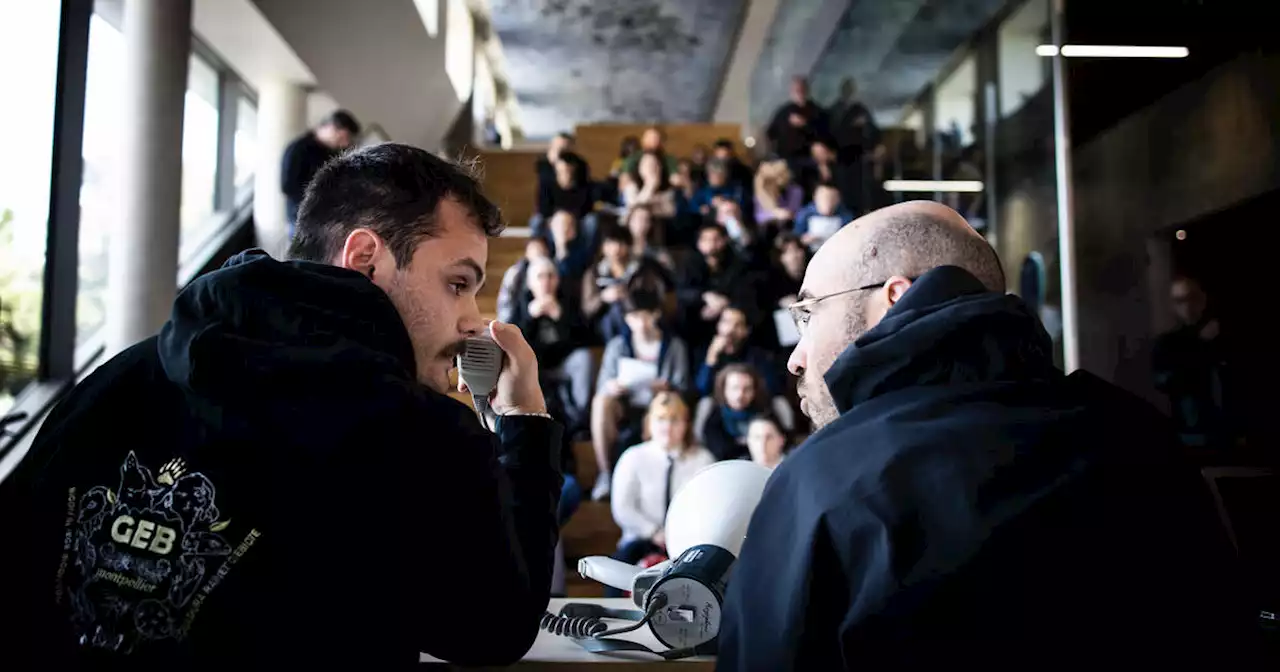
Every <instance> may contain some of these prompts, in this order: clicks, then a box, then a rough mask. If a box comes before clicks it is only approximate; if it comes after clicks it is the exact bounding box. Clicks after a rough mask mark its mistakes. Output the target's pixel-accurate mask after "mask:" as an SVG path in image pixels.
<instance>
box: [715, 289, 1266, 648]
mask: <svg viewBox="0 0 1280 672" xmlns="http://www.w3.org/2000/svg"><path fill="white" fill-rule="evenodd" d="M825 380H826V383H827V386H828V388H829V389H830V390H831V394H832V397H833V399H834V400H835V404H836V407H837V408H838V410H839V411H840V417H839V418H838V419H836V420H835V421H834V422H832V423H831V424H829V425H828V426H826V427H824V428H822V429H821V430H819V431H818V432H817V433H815V434H814V435H813V436H811V437H810V438H809V440H808V441H806V442H805V443H804V445H802V446H800V448H799V449H798V450H796V451H793V452H792V454H791V455H790V456H789V457H788V458H787V460H786V461H785V462H783V463H782V465H781V466H780V467H778V469H777V471H776V472H775V473H774V475H773V477H772V478H771V480H770V481H769V484H768V486H767V487H766V489H765V493H764V498H763V500H762V501H761V502H760V505H759V508H757V509H756V511H755V515H754V517H753V519H752V521H751V525H750V527H749V529H748V531H747V537H746V544H745V546H744V547H743V548H742V553H741V558H740V560H739V562H738V564H737V566H736V567H735V568H734V574H733V577H732V579H731V580H730V582H729V589H728V596H727V606H726V615H725V623H724V627H723V630H721V637H722V639H721V648H720V657H719V667H720V669H725V670H770V671H771V672H776V671H778V670H839V669H854V668H861V669H876V670H884V669H938V668H941V667H943V666H945V667H948V668H955V667H957V666H960V667H969V668H974V669H1030V668H1036V667H1042V666H1043V664H1044V663H1048V662H1051V663H1052V664H1053V667H1054V669H1083V668H1082V667H1080V666H1079V665H1077V666H1075V667H1063V666H1061V663H1062V662H1063V661H1067V660H1070V661H1072V662H1073V663H1077V664H1079V663H1082V662H1086V661H1087V662H1090V663H1093V664H1095V665H1096V664H1099V663H1102V662H1104V661H1105V662H1119V661H1141V662H1142V663H1143V666H1144V667H1150V668H1151V669H1155V668H1156V667H1160V666H1162V664H1163V665H1170V669H1173V667H1177V668H1178V669H1187V665H1188V664H1189V663H1190V662H1191V660H1192V659H1193V658H1196V657H1198V656H1205V657H1212V658H1214V659H1215V664H1214V665H1212V666H1210V667H1212V669H1235V668H1231V667H1230V666H1226V667H1224V666H1222V665H1221V662H1222V661H1225V660H1226V659H1227V658H1228V657H1229V656H1230V655H1231V653H1232V650H1231V649H1230V648H1229V647H1227V646H1224V644H1225V642H1226V640H1227V639H1229V638H1230V637H1231V634H1232V633H1233V632H1240V631H1239V630H1234V629H1233V628H1234V625H1235V624H1237V623H1239V624H1241V626H1242V627H1247V626H1245V625H1244V624H1245V623H1247V611H1246V610H1243V609H1242V610H1235V609H1233V608H1231V607H1232V606H1233V605H1230V604H1228V603H1227V602H1228V599H1227V598H1228V597H1229V596H1230V595H1232V593H1231V592H1230V591H1229V590H1225V589H1223V587H1224V586H1225V585H1227V584H1228V583H1229V581H1228V577H1229V575H1230V574H1231V571H1232V570H1231V568H1230V565H1229V563H1228V561H1227V560H1226V558H1227V557H1228V554H1229V550H1228V546H1226V542H1225V538H1224V534H1223V533H1222V530H1221V528H1220V526H1219V525H1218V523H1217V521H1216V518H1215V516H1214V514H1213V511H1212V508H1211V504H1210V503H1209V501H1208V500H1207V489H1206V488H1205V487H1204V484H1203V482H1202V481H1201V480H1200V478H1199V476H1198V474H1196V473H1195V472H1194V470H1192V469H1189V468H1187V467H1185V466H1184V465H1183V464H1182V463H1181V462H1180V461H1179V460H1178V458H1177V455H1178V450H1177V448H1176V447H1175V444H1174V442H1173V437H1172V436H1171V434H1170V433H1169V430H1168V429H1167V428H1166V427H1165V426H1164V423H1163V421H1162V419H1161V418H1160V417H1159V416H1157V415H1155V414H1154V412H1153V411H1152V410H1150V409H1149V408H1147V407H1146V406H1145V405H1143V404H1142V403H1140V402H1138V401H1136V400H1135V399H1133V398H1132V397H1130V396H1129V395H1127V394H1126V393H1124V392H1122V391H1120V390H1118V389H1117V388H1114V387H1112V386H1110V385H1108V384H1106V383H1104V382H1102V381H1101V380H1099V379H1097V378H1095V377H1093V376H1091V375H1089V374H1087V373H1082V372H1078V373H1074V374H1072V375H1070V376H1064V375H1063V374H1062V372H1061V371H1059V370H1058V369H1056V368H1055V367H1054V365H1053V357H1052V344H1051V342H1050V340H1049V337H1048V335H1047V334H1046V333H1045V331H1044V329H1043V328H1042V327H1041V326H1040V323H1039V321H1038V320H1037V319H1036V317H1035V315H1034V314H1032V313H1031V312H1029V311H1028V310H1027V308H1026V306H1025V305H1024V304H1023V303H1022V301H1021V300H1020V299H1018V298H1016V297H1014V296H1005V295H1001V294H996V293H989V292H986V291H984V289H983V288H982V285H981V284H980V283H978V281H977V280H976V279H975V278H973V276H971V275H969V274H968V273H967V272H965V271H963V270H960V269H958V268H954V267H943V268H938V269H935V270H933V271H931V272H929V273H926V274H925V275H924V276H922V277H921V278H920V279H919V281H917V282H916V283H915V284H914V285H913V286H912V288H911V289H910V290H908V292H907V293H906V294H905V295H904V297H903V299H902V300H901V301H900V302H898V303H897V304H896V305H895V306H894V307H893V308H892V309H890V310H889V312H888V313H887V314H886V315H885V318H884V320H883V321H882V322H881V323H880V324H878V325H877V326H875V327H874V328H872V329H871V330H869V331H868V332H867V333H865V334H864V335H863V336H861V337H860V338H859V339H858V340H857V341H856V342H855V343H854V344H853V345H852V346H850V347H849V348H848V349H847V350H845V351H844V353H843V354H842V355H841V356H840V357H839V358H838V359H837V360H836V362H835V363H834V364H833V365H832V367H831V369H830V371H829V372H828V373H827V375H826V377H825ZM1254 616H1255V617H1256V611H1255V614H1254ZM1219 657H1220V658H1219ZM1201 662H1203V661H1201ZM1174 663H1178V664H1176V665H1175V664H1174Z"/></svg>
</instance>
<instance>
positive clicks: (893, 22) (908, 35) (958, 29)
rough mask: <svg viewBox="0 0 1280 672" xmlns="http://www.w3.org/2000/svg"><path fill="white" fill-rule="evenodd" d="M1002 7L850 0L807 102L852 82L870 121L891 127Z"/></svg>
mask: <svg viewBox="0 0 1280 672" xmlns="http://www.w3.org/2000/svg"><path fill="white" fill-rule="evenodd" d="M1007 2H1008V0H853V1H852V2H851V3H850V6H849V8H848V11H846V12H845V14H844V16H843V17H841V19H840V22H839V25H838V27H837V29H836V31H835V34H834V35H832V36H831V40H830V42H829V43H828V44H827V50H826V52H825V53H824V54H823V55H822V58H820V59H819V60H818V63H817V65H816V66H815V67H814V69H813V71H812V73H811V88H812V92H813V96H814V98H815V99H816V100H818V101H820V102H823V103H827V102H830V101H832V100H834V99H835V97H836V94H837V92H838V91H839V88H840V82H841V81H842V80H843V79H845V78H846V77H853V78H854V79H855V80H856V81H857V84H858V97H859V98H860V99H861V100H862V102H863V103H864V104H865V105H867V106H868V107H870V108H871V110H872V111H873V112H874V113H875V115H876V117H877V119H878V120H879V121H880V122H881V123H886V124H891V123H896V122H897V121H898V120H899V117H900V116H901V114H902V111H903V108H904V107H905V106H906V105H908V104H909V103H911V102H912V101H913V100H914V99H915V98H916V97H917V96H918V95H919V94H920V92H921V90H923V89H924V87H926V86H928V85H929V84H930V83H931V82H932V81H933V80H934V78H936V77H937V76H938V74H939V72H940V71H941V70H942V68H943V67H945V66H946V65H947V64H948V62H949V61H950V60H951V58H952V56H954V55H955V52H956V50H957V49H958V48H960V47H961V46H962V45H963V44H964V43H965V42H966V41H967V40H968V39H969V38H970V37H971V36H972V35H973V34H974V33H975V32H976V31H978V30H979V29H980V28H982V27H983V26H985V25H987V23H989V22H990V21H991V19H992V18H994V17H995V15H996V13H998V12H999V11H1000V10H1001V8H1003V7H1004V6H1005V4H1007ZM780 11H783V10H780ZM778 102H780V101H777V102H774V103H773V105H775V106H776V105H777V104H778Z"/></svg>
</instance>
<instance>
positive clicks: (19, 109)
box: [0, 2, 61, 415]
mask: <svg viewBox="0 0 1280 672" xmlns="http://www.w3.org/2000/svg"><path fill="white" fill-rule="evenodd" d="M60 20H61V7H60V3H57V2H6V3H3V4H0V91H5V92H8V93H10V94H18V95H8V96H6V97H5V99H4V102H3V103H2V104H0V128H6V129H9V130H10V132H9V133H8V134H7V137H6V142H5V153H6V154H7V155H8V160H6V161H0V415H3V414H4V413H6V412H7V411H8V410H9V409H10V408H11V407H12V406H13V401H14V397H15V396H16V395H17V393H18V392H19V391H20V390H21V389H22V388H23V387H25V386H26V384H27V383H29V382H31V381H32V380H33V379H34V378H35V374H36V368H37V365H38V363H39V362H38V360H37V358H38V350H39V347H38V344H39V340H40V322H41V314H42V308H43V304H44V301H43V298H44V297H43V281H44V260H45V240H46V238H47V236H48V222H49V189H50V185H51V182H52V180H51V176H52V167H53V154H52V147H53V112H54V102H55V99H56V97H57V82H58V30H59V22H60Z"/></svg>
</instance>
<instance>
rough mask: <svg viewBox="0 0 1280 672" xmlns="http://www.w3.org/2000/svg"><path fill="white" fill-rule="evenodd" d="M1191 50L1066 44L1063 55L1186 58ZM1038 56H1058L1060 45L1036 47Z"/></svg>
mask: <svg viewBox="0 0 1280 672" xmlns="http://www.w3.org/2000/svg"><path fill="white" fill-rule="evenodd" d="M1190 53H1191V52H1190V51H1189V50H1188V49H1187V48H1186V47H1121V46H1108V45H1103V44H1064V45H1063V46H1062V55H1063V56H1067V57H1073V56H1083V57H1088V58H1186V57H1187V56H1188V55H1189V54H1190ZM1036 55H1037V56H1057V55H1058V47H1057V46H1055V45H1052V44H1042V45H1040V46H1038V47H1036Z"/></svg>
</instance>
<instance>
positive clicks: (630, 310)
mask: <svg viewBox="0 0 1280 672" xmlns="http://www.w3.org/2000/svg"><path fill="white" fill-rule="evenodd" d="M624 306H625V308H624V311H625V319H626V323H627V324H626V326H627V329H626V331H624V332H623V333H622V334H619V335H618V336H615V337H614V338H613V339H612V340H610V341H609V343H608V345H606V346H605V349H604V360H603V361H602V362H601V363H600V377H599V380H598V381H597V382H596V396H595V399H594V400H592V402H591V441H592V447H593V448H594V450H595V455H596V464H597V465H598V466H599V467H600V476H599V477H598V478H597V479H596V484H595V487H594V488H592V490H591V498H592V499H594V500H597V501H598V500H602V499H604V498H606V497H608V496H609V488H610V482H609V479H610V475H611V473H612V471H613V468H612V467H613V460H612V457H611V455H612V454H613V450H614V445H615V444H616V443H620V442H621V443H624V445H625V443H626V441H627V437H634V436H635V435H636V434H637V433H638V432H637V427H636V426H637V425H638V424H639V423H638V422H637V421H638V420H639V417H638V416H639V411H642V410H643V409H644V408H645V407H646V406H647V405H648V403H649V400H650V399H652V398H653V395H654V394H655V393H659V392H682V391H684V390H685V389H686V388H687V387H688V384H689V349H688V347H687V346H686V345H685V343H684V340H682V339H681V338H680V337H679V336H676V335H675V334H673V333H671V332H669V331H667V330H665V329H663V328H662V326H661V323H660V321H661V319H662V304H661V302H660V300H659V298H658V295H657V294H654V293H653V292H648V291H635V292H632V293H631V294H630V295H629V296H628V297H627V299H626V302H625V304H624ZM620 439H621V441H620Z"/></svg>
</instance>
